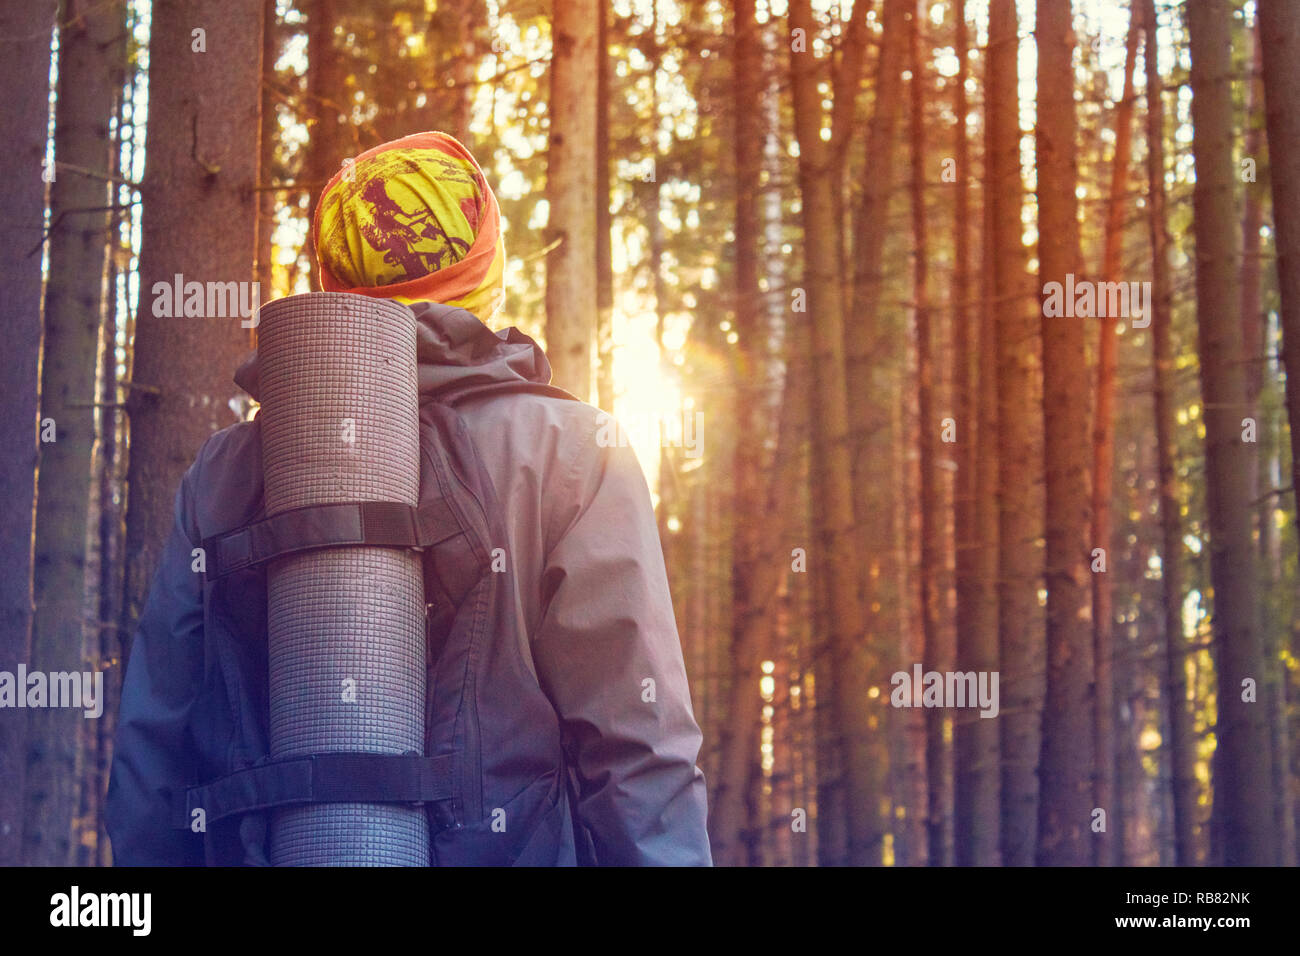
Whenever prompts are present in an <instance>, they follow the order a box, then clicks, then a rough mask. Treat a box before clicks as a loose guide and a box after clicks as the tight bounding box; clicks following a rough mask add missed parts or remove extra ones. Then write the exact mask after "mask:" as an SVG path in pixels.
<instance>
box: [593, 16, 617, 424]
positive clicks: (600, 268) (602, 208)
mask: <svg viewBox="0 0 1300 956" xmlns="http://www.w3.org/2000/svg"><path fill="white" fill-rule="evenodd" d="M609 18H610V9H609V5H608V4H601V5H600V22H599V24H598V29H597V32H596V58H597V61H598V63H597V68H596V404H597V405H598V406H599V407H600V408H602V409H604V410H605V411H607V412H611V413H612V412H613V411H614V253H613V249H612V247H611V242H612V240H613V236H612V233H611V231H612V229H613V225H614V217H613V215H612V214H611V213H610V211H609V201H610V192H609V162H610V155H609V123H610V116H609V112H610V104H611V100H610V82H611V73H612V67H611V60H610V55H609Z"/></svg>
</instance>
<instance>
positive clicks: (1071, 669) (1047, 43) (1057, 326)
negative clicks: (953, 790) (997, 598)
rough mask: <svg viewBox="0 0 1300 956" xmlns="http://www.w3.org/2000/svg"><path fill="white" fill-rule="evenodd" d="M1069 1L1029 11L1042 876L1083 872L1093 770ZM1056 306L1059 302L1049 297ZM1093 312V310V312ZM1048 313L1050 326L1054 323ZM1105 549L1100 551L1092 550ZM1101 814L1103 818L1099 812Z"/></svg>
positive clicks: (1084, 372) (1083, 355) (1084, 396)
mask: <svg viewBox="0 0 1300 956" xmlns="http://www.w3.org/2000/svg"><path fill="white" fill-rule="evenodd" d="M1071 6H1072V5H1071V3H1070V0H1038V20H1037V26H1036V27H1035V31H1034V32H1035V35H1036V37H1037V40H1038V127H1037V130H1036V133H1035V137H1034V146H1035V149H1034V152H1035V157H1036V159H1037V167H1038V261H1039V267H1038V272H1039V277H1040V279H1041V280H1042V283H1043V295H1044V302H1043V308H1042V316H1043V319H1042V341H1043V436H1044V442H1043V469H1044V473H1045V475H1046V492H1047V493H1046V505H1047V507H1046V515H1045V527H1046V532H1047V534H1046V538H1047V553H1046V562H1047V567H1046V585H1047V696H1046V699H1045V702H1044V705H1043V734H1042V750H1041V756H1040V761H1039V768H1038V779H1039V797H1038V850H1037V861H1038V864H1039V865H1040V866H1085V865H1088V864H1090V863H1091V862H1092V857H1093V848H1092V842H1091V837H1092V832H1091V826H1090V825H1091V824H1092V822H1093V820H1092V810H1093V808H1094V806H1097V804H1094V803H1093V779H1092V774H1093V768H1094V764H1095V753H1094V746H1093V745H1094V738H1093V735H1094V733H1095V732H1096V724H1095V722H1094V712H1095V711H1094V702H1093V696H1092V683H1093V678H1094V667H1093V646H1092V619H1091V618H1092V592H1091V583H1092V582H1091V580H1090V579H1089V568H1090V564H1091V561H1090V555H1089V551H1090V550H1091V549H1090V548H1089V541H1088V534H1089V525H1090V521H1091V514H1090V512H1091V497H1090V495H1091V491H1090V487H1089V485H1090V474H1089V471H1090V466H1091V464H1092V462H1091V460H1090V454H1089V448H1088V445H1087V443H1086V442H1083V441H1080V438H1081V436H1083V435H1086V434H1087V433H1088V412H1089V409H1088V384H1089V382H1088V363H1087V350H1086V348H1085V346H1084V328H1085V324H1084V322H1082V321H1080V319H1079V318H1076V317H1075V316H1073V315H1071V314H1070V313H1072V312H1073V311H1074V310H1073V309H1065V308H1062V309H1060V310H1056V309H1053V308H1051V307H1049V303H1048V301H1047V296H1048V286H1049V285H1051V284H1052V283H1059V284H1060V287H1061V288H1062V289H1063V288H1064V287H1065V285H1066V283H1067V282H1069V281H1070V280H1069V279H1068V278H1067V277H1068V276H1071V275H1076V276H1077V275H1079V273H1080V271H1081V270H1080V268H1079V266H1080V263H1081V262H1082V256H1081V253H1080V248H1079V218H1078V213H1079V209H1078V200H1077V198H1076V197H1075V188H1076V187H1077V184H1078V181H1079V161H1078V152H1077V150H1078V147H1077V142H1076V141H1077V136H1078V129H1077V123H1076V120H1075V113H1074V82H1073V80H1074V70H1073V68H1072V66H1071V56H1072V53H1073V50H1074V43H1075V36H1074V24H1073V12H1072V9H1071ZM1057 299H1058V305H1059V304H1060V295H1059V293H1058V295H1057ZM1099 311H1100V310H1099ZM1053 312H1056V314H1055V315H1053V314H1052V313H1053ZM1098 544H1101V545H1102V546H1103V547H1104V543H1100V542H1099V543H1098ZM1101 809H1103V810H1105V811H1106V812H1107V813H1109V812H1110V811H1111V810H1112V809H1113V808H1112V807H1111V806H1110V805H1109V804H1107V805H1101Z"/></svg>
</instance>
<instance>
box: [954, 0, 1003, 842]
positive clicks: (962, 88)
mask: <svg viewBox="0 0 1300 956" xmlns="http://www.w3.org/2000/svg"><path fill="white" fill-rule="evenodd" d="M965 6H966V5H965V0H959V2H958V10H957V58H958V67H957V69H958V73H957V79H956V83H955V88H956V113H957V117H958V123H957V148H956V160H957V198H956V202H955V204H954V209H955V214H954V222H953V228H954V230H955V242H954V247H955V276H954V287H953V297H954V298H955V300H956V303H955V307H954V322H955V325H956V327H957V329H958V332H957V334H956V336H955V337H954V339H955V350H954V353H953V363H954V374H953V380H954V386H955V388H956V389H957V401H956V403H955V405H956V408H957V409H958V410H959V414H958V416H957V456H958V458H957V475H956V481H957V486H956V490H955V493H954V511H955V515H954V517H955V524H956V556H957V574H956V584H957V648H956V653H957V658H956V660H957V669H958V670H959V671H962V672H963V673H965V672H967V671H975V672H977V673H978V672H980V671H984V672H985V673H991V672H993V671H996V670H997V669H998V605H997V587H996V578H997V530H998V529H997V401H996V394H997V393H996V390H995V380H996V377H997V354H996V351H995V349H994V345H995V342H994V335H993V310H992V307H991V305H990V304H989V301H988V300H989V295H988V291H987V290H988V289H990V288H991V285H990V278H989V277H990V275H991V274H992V268H991V263H992V246H991V243H990V242H989V231H988V230H987V228H986V232H985V237H984V241H983V243H982V246H981V254H982V256H983V257H984V265H983V267H982V268H981V269H980V274H981V295H980V300H979V301H978V302H977V303H974V304H972V302H971V293H972V291H973V286H972V283H971V278H970V276H971V270H970V258H971V253H970V226H969V221H970V199H969V193H970V189H969V183H970V179H971V175H972V172H971V165H970V164H971V160H970V146H969V143H970V140H969V136H968V134H967V130H966V116H967V114H968V113H969V112H970V105H969V102H968V100H967V94H966V78H967V76H968V75H969V61H970V34H969V26H968V24H967V22H966V9H965ZM985 199H987V196H986V197H985ZM984 207H985V208H984V210H983V212H984V213H985V214H986V213H987V207H988V203H987V201H985V203H984ZM982 218H983V219H985V221H986V222H987V215H983V216H982ZM960 412H964V415H963V414H960ZM953 759H954V766H955V769H954V776H953V806H954V814H953V829H954V850H955V855H954V859H955V861H956V863H957V865H958V866H996V865H997V862H998V726H997V721H996V720H992V719H988V718H981V717H980V716H979V714H978V712H977V711H974V710H965V711H961V712H958V714H957V715H956V717H955V720H954V726H953Z"/></svg>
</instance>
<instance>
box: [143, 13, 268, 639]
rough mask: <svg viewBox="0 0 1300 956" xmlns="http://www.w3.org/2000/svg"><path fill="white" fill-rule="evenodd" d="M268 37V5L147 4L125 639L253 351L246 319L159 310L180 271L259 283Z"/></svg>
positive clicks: (228, 417)
mask: <svg viewBox="0 0 1300 956" xmlns="http://www.w3.org/2000/svg"><path fill="white" fill-rule="evenodd" d="M196 24H206V26H205V27H204V29H205V31H206V34H205V37H204V42H205V46H206V50H207V52H205V53H199V52H195V51H194V49H193V44H194V43H196V42H197V41H196V40H195V39H193V38H192V34H191V30H193V29H195V28H196V27H195V25H196ZM261 31H262V3H261V0H233V2H232V0H194V2H188V3H181V2H176V0H156V2H155V3H154V6H153V33H152V37H153V39H152V42H151V46H150V70H149V73H150V76H149V80H150V82H149V90H150V93H149V132H148V143H147V151H148V152H147V156H148V158H147V160H146V165H145V174H144V183H143V185H142V187H141V195H142V198H143V218H142V226H141V229H142V240H141V249H140V309H139V314H138V316H137V319H136V326H135V350H134V351H135V355H134V365H133V371H132V381H131V385H130V393H129V395H130V397H129V399H128V403H127V404H128V411H129V413H130V423H131V445H130V448H131V455H130V458H131V463H130V471H129V482H128V483H129V504H128V509H127V554H128V555H129V562H130V563H129V565H128V568H127V582H126V592H127V600H126V607H125V614H126V618H127V619H126V621H124V627H125V628H126V629H127V630H128V631H133V630H134V622H135V621H136V620H137V619H138V618H139V615H140V612H141V610H142V609H143V606H144V601H145V598H146V596H147V595H148V590H149V586H150V584H151V582H152V579H153V575H154V571H155V569H156V568H157V566H158V556H159V554H160V552H161V550H162V545H163V542H164V541H165V540H166V538H167V535H168V534H169V533H170V531H171V527H172V520H173V502H174V500H175V495H176V489H177V486H178V485H179V483H180V479H181V476H182V475H183V474H184V472H185V470H186V469H187V468H188V467H189V465H190V464H191V463H192V462H193V461H194V457H195V455H196V454H197V452H198V450H199V447H200V446H201V445H202V444H203V442H204V441H205V440H207V438H208V436H209V435H211V434H212V433H213V432H214V431H216V430H218V429H220V428H223V427H225V426H227V425H229V424H231V423H232V422H233V421H235V416H234V415H233V413H232V410H231V406H230V402H231V400H232V399H234V398H235V397H236V396H238V395H239V394H240V391H239V388H238V386H236V385H235V383H234V382H233V380H232V378H231V376H232V374H233V372H234V369H235V368H236V366H237V365H238V363H239V361H240V360H241V359H242V358H243V357H244V356H245V355H246V353H247V351H248V347H249V330H248V329H247V328H244V327H243V323H244V322H245V321H252V320H245V319H243V318H241V317H240V316H238V315H235V316H232V317H227V318H223V317H217V316H207V317H184V316H181V317H167V316H166V315H159V314H157V312H158V311H165V310H163V309H162V307H161V306H162V300H164V299H166V298H170V296H171V288H172V285H173V282H174V281H175V276H177V275H180V276H182V278H183V281H184V282H203V283H206V282H248V281H251V280H252V279H253V277H254V269H253V266H254V260H255V258H256V253H257V199H256V195H257V194H256V193H255V192H253V186H254V185H255V184H256V183H257V166H258V136H259V129H260V122H259V119H260V118H259V110H260V105H261V70H260V64H261V53H262V32H261ZM201 58H206V59H201ZM156 284H158V285H159V288H158V289H155V285H156ZM250 301H251V300H250ZM231 311H236V312H237V311H238V310H231Z"/></svg>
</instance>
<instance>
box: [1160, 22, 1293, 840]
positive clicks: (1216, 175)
mask: <svg viewBox="0 0 1300 956" xmlns="http://www.w3.org/2000/svg"><path fill="white" fill-rule="evenodd" d="M1265 6H1267V4H1265ZM1186 17H1187V29H1188V33H1189V35H1190V46H1191V55H1192V70H1191V83H1192V128H1193V139H1192V150H1193V153H1194V154H1195V157H1196V187H1195V190H1194V192H1193V195H1192V199H1193V207H1194V217H1195V218H1194V223H1193V225H1194V228H1195V234H1196V318H1197V330H1198V334H1197V346H1198V348H1197V351H1198V353H1199V355H1200V366H1201V396H1202V402H1203V405H1204V409H1205V412H1204V421H1205V472H1206V485H1207V499H1208V508H1207V510H1208V517H1209V528H1210V576H1211V579H1212V581H1213V584H1214V617H1213V626H1214V642H1215V648H1216V651H1217V654H1216V658H1215V665H1216V671H1217V677H1218V717H1217V721H1216V725H1215V738H1216V742H1217V749H1216V753H1215V773H1214V813H1215V817H1216V818H1217V825H1218V826H1220V827H1221V830H1222V834H1223V849H1224V863H1225V864H1227V865H1230V866H1231V865H1241V864H1252V865H1258V866H1263V865H1267V864H1271V863H1272V862H1273V861H1274V859H1275V846H1274V842H1273V841H1274V839H1275V834H1274V832H1273V831H1274V826H1273V824H1274V821H1273V793H1272V783H1273V770H1272V764H1273V761H1272V758H1271V753H1270V746H1269V730H1268V717H1267V714H1268V702H1267V699H1265V700H1262V701H1258V702H1257V700H1256V695H1257V693H1263V692H1265V691H1266V688H1267V681H1266V678H1265V670H1266V668H1267V663H1268V662H1267V661H1266V660H1265V657H1264V647H1263V640H1262V635H1261V633H1260V624H1259V588H1258V582H1257V580H1256V568H1255V564H1256V562H1255V549H1254V546H1253V544H1252V542H1251V533H1250V531H1251V509H1252V507H1253V502H1252V500H1251V497H1250V488H1249V484H1248V475H1249V464H1250V463H1249V457H1250V449H1249V448H1247V447H1246V444H1245V443H1244V442H1243V441H1242V428H1243V425H1242V415H1243V410H1244V409H1245V407H1246V382H1245V368H1244V364H1243V360H1244V358H1245V356H1244V355H1243V354H1242V345H1241V328H1240V326H1241V297H1240V285H1239V281H1240V272H1239V267H1240V262H1239V258H1240V255H1239V253H1240V250H1239V243H1238V236H1239V232H1238V229H1237V223H1238V222H1239V220H1238V218H1237V217H1238V209H1237V201H1236V181H1237V178H1236V177H1237V169H1236V166H1235V164H1234V163H1233V150H1232V147H1233V137H1234V129H1233V115H1232V64H1231V56H1230V53H1231V43H1232V29H1233V16H1232V5H1231V4H1230V3H1229V2H1228V0H1200V2H1198V3H1193V4H1190V5H1189V6H1188V7H1187V11H1186ZM1293 106H1294V104H1288V108H1293ZM1282 142H1285V141H1282ZM1274 174H1275V175H1274V178H1275V179H1276V178H1278V176H1279V175H1282V176H1283V177H1284V176H1285V173H1283V172H1281V171H1279V170H1275V171H1274ZM1284 218H1285V215H1284V214H1283V213H1282V212H1281V211H1280V210H1279V214H1278V215H1277V219H1278V220H1279V222H1280V221H1282V220H1283V219H1284Z"/></svg>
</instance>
